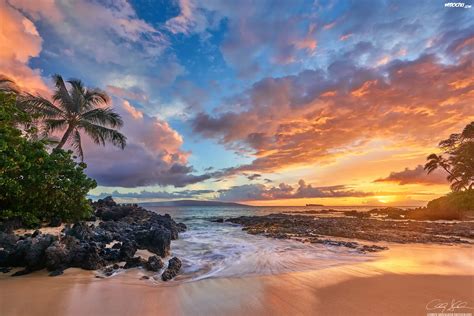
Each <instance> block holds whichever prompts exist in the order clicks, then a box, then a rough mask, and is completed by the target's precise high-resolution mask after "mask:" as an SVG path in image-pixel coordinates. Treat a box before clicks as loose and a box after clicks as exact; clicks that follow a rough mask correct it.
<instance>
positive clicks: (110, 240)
mask: <svg viewBox="0 0 474 316" xmlns="http://www.w3.org/2000/svg"><path fill="white" fill-rule="evenodd" d="M92 205H93V207H94V210H95V215H94V220H96V222H94V223H91V222H78V223H75V224H74V225H72V226H66V227H65V228H64V229H63V230H62V232H61V233H60V234H59V235H58V236H55V235H51V234H42V233H41V232H40V231H39V230H37V231H35V232H34V233H33V234H25V235H22V236H17V235H15V234H13V233H12V232H11V231H10V232H8V231H7V232H0V267H2V268H3V271H4V272H5V271H9V268H10V267H24V269H23V270H20V271H18V272H16V273H15V274H14V275H15V276H17V275H23V274H27V273H30V272H33V271H37V270H41V269H44V268H46V269H47V270H48V271H50V272H51V275H53V276H54V275H60V274H62V271H63V270H64V269H67V268H69V267H77V268H82V269H86V270H98V269H103V268H105V270H104V272H105V274H106V275H111V274H113V272H114V271H115V270H117V269H120V268H124V269H129V268H134V267H143V268H145V269H147V270H149V271H153V272H158V271H160V270H161V269H162V268H163V267H164V263H163V261H162V260H161V258H164V257H166V256H168V255H169V253H170V244H171V240H174V239H177V238H178V234H179V233H180V232H183V231H184V230H186V225H184V224H182V223H176V222H175V221H174V220H173V219H172V218H171V217H170V216H169V215H168V214H166V215H159V214H156V213H154V212H150V211H147V210H145V209H144V208H142V207H139V206H137V205H118V204H116V203H115V201H113V199H112V198H111V197H108V198H105V199H103V200H99V201H97V202H93V203H92ZM138 249H146V250H148V251H149V252H151V253H153V254H155V255H153V256H150V257H149V258H148V260H145V259H143V258H141V257H139V256H135V254H136V252H137V250H138ZM160 257H161V258H160ZM121 262H122V263H123V262H125V264H124V265H122V266H120V265H118V263H121ZM176 262H179V267H178V265H177V263H176ZM180 268H181V261H179V259H178V258H172V259H171V260H170V262H169V264H168V268H167V269H166V270H165V271H164V274H163V275H164V277H163V280H169V279H171V278H172V277H174V276H176V275H177V273H178V272H179V270H180ZM168 270H169V271H168Z"/></svg>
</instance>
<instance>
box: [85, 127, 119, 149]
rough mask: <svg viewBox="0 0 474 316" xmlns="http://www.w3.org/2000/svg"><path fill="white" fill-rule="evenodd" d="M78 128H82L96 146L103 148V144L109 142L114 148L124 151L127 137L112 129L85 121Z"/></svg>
mask: <svg viewBox="0 0 474 316" xmlns="http://www.w3.org/2000/svg"><path fill="white" fill-rule="evenodd" d="M79 127H81V128H83V129H84V131H85V132H86V133H87V135H89V136H90V137H91V138H92V140H93V141H94V143H96V144H98V145H103V146H105V142H106V141H110V142H111V143H112V144H113V145H114V146H117V147H120V148H122V149H124V148H125V145H126V144H127V137H125V136H124V135H123V134H121V133H120V132H118V131H116V130H114V129H111V128H107V127H104V126H100V125H97V124H92V123H89V122H86V121H82V122H81V123H80V125H79Z"/></svg>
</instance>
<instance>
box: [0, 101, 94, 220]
mask: <svg viewBox="0 0 474 316" xmlns="http://www.w3.org/2000/svg"><path fill="white" fill-rule="evenodd" d="M31 121H32V119H31V116H30V115H29V114H28V113H26V112H23V111H21V110H19V109H18V108H17V107H16V104H15V97H14V96H13V95H10V94H0V219H1V220H6V219H13V218H20V219H21V220H22V221H23V223H24V224H25V225H27V226H34V225H38V224H39V223H40V222H41V221H46V220H50V219H51V218H53V217H59V218H61V219H62V220H64V221H74V220H79V219H83V218H87V217H89V216H90V214H91V211H92V210H91V206H90V205H89V202H88V201H87V199H86V194H87V192H88V191H89V190H90V189H93V188H94V187H96V185H97V184H96V182H95V180H93V179H90V178H88V177H87V176H86V175H85V174H84V169H85V168H86V165H85V164H84V163H79V164H78V163H76V162H75V161H74V160H73V157H72V156H71V155H72V152H71V151H64V150H54V151H53V152H52V153H48V152H47V150H46V147H45V143H44V142H43V141H38V140H35V139H34V138H32V137H29V136H30V135H31V133H32V132H34V131H32V130H31V129H29V128H28V129H26V130H25V129H20V128H19V127H18V126H19V125H22V126H29V125H30V124H29V123H31Z"/></svg>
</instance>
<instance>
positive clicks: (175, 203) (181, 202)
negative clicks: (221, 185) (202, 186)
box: [139, 200, 250, 207]
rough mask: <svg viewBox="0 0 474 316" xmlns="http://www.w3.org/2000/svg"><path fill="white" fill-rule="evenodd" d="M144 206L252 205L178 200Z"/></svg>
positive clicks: (146, 203) (149, 203) (143, 204)
mask: <svg viewBox="0 0 474 316" xmlns="http://www.w3.org/2000/svg"><path fill="white" fill-rule="evenodd" d="M139 204H140V205H142V206H227V207H229V206H231V207H249V206H250V205H245V204H239V203H233V202H218V201H201V200H177V201H164V202H144V203H139Z"/></svg>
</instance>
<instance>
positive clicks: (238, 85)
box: [0, 0, 474, 206]
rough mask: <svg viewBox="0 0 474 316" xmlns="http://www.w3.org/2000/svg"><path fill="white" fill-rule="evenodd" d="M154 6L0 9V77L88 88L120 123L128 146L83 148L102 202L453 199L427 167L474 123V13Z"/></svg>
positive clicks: (343, 6) (377, 7) (38, 86)
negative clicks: (58, 78) (105, 97)
mask: <svg viewBox="0 0 474 316" xmlns="http://www.w3.org/2000/svg"><path fill="white" fill-rule="evenodd" d="M151 2H153V1H151ZM151 2H143V1H130V2H128V1H125V0H120V1H39V2H37V1H20V0H8V1H7V0H0V20H1V21H2V22H1V24H0V73H1V74H3V75H5V76H8V77H9V78H12V79H13V80H15V82H16V83H17V84H18V86H20V87H22V88H23V89H25V90H27V91H29V92H33V93H39V94H42V95H45V96H48V95H49V93H50V92H51V89H52V85H51V75H53V74H55V73H61V74H63V76H64V77H65V78H81V79H82V80H83V81H84V82H85V83H86V84H87V85H88V86H93V87H99V88H101V89H103V90H105V91H106V92H107V93H109V94H110V96H112V105H113V106H114V108H115V110H116V111H117V112H118V113H119V114H121V115H122V117H123V119H124V127H123V130H122V131H123V133H124V134H125V135H127V138H128V144H127V147H126V148H125V150H124V151H122V150H119V149H117V148H115V147H113V146H107V147H106V148H105V149H104V148H98V147H96V146H94V145H93V144H92V141H91V140H90V139H86V138H85V139H84V140H83V142H84V144H83V147H84V155H85V161H86V162H87V163H88V165H89V167H88V169H87V170H86V172H87V173H88V175H90V176H91V177H92V178H94V179H96V180H97V182H98V184H99V186H98V187H97V188H96V189H94V190H93V191H91V192H90V196H91V197H104V196H106V195H108V194H111V193H114V197H115V198H116V199H117V200H118V201H122V202H124V201H127V202H141V201H161V200H173V199H206V200H219V201H232V202H243V203H248V204H251V205H262V206H266V205H305V204H323V205H328V206H330V205H362V206H363V205H386V206H390V205H398V206H419V205H424V204H426V202H427V201H429V200H432V199H433V198H436V197H439V196H441V195H443V194H446V193H447V192H449V185H448V182H447V181H446V174H445V173H443V172H442V171H439V170H437V171H436V172H433V173H432V174H430V175H427V174H426V172H425V171H424V169H423V165H424V164H425V162H426V157H427V156H428V155H429V154H430V153H434V152H437V150H438V149H437V145H438V142H439V141H440V140H441V139H445V138H446V137H448V136H449V135H450V134H451V133H454V132H458V131H459V130H460V129H462V127H464V126H465V125H466V124H467V123H469V122H471V121H472V120H474V79H473V78H474V77H473V73H474V65H473V54H474V33H473V29H474V27H473V26H474V25H473V22H472V21H473V19H472V17H473V16H472V10H470V11H469V10H456V9H455V8H445V7H444V5H443V3H439V4H436V5H435V4H434V3H433V2H430V1H417V2H403V1H402V2H396V3H392V2H390V1H388V2H386V1H380V2H373V1H372V2H370V1H369V2H364V1H353V2H349V1H335V2H334V1H322V2H321V3H318V4H315V3H313V1H297V2H298V3H294V2H293V1H287V2H284V1H282V3H281V5H279V6H271V10H269V6H270V4H269V3H267V2H266V1H257V2H256V3H253V2H252V3H251V2H247V1H223V2H220V3H214V2H213V1H211V2H206V1H205V2H201V1H191V0H181V1H171V2H169V3H168V4H166V5H164V6H163V8H160V10H156V8H153V7H152V5H151V4H150V3H151ZM39 3H41V5H39ZM467 11H469V12H467ZM358 12H359V13H358ZM360 12H363V14H360ZM290 16H291V18H289V17H290ZM13 41H14V42H13Z"/></svg>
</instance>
